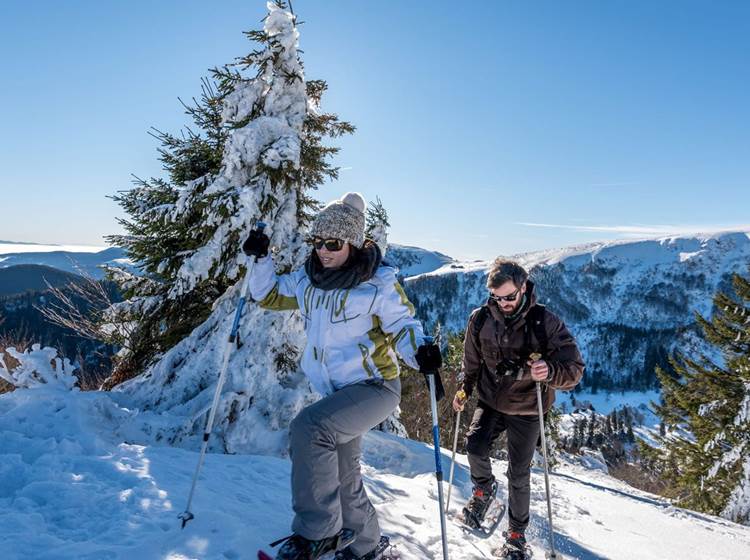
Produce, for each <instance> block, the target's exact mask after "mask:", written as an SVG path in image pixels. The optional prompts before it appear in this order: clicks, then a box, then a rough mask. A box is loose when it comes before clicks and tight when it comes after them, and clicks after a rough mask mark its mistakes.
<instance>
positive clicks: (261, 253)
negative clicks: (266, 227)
mask: <svg viewBox="0 0 750 560" xmlns="http://www.w3.org/2000/svg"><path fill="white" fill-rule="evenodd" d="M270 244H271V240H270V239H269V238H268V236H267V235H266V234H265V233H263V230H262V229H257V228H256V229H252V230H250V235H248V236H247V239H246V240H245V243H244V244H243V245H242V251H243V252H244V253H245V254H246V255H247V256H248V257H255V258H256V259H262V258H263V257H265V256H266V255H268V246H269V245H270Z"/></svg>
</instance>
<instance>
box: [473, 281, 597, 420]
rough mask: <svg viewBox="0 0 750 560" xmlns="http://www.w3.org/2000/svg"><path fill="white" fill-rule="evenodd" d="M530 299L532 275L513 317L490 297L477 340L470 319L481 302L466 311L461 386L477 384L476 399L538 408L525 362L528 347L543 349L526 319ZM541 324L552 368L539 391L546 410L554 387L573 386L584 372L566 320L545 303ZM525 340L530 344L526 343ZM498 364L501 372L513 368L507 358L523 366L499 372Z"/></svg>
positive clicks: (530, 411) (513, 409)
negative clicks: (466, 324)
mask: <svg viewBox="0 0 750 560" xmlns="http://www.w3.org/2000/svg"><path fill="white" fill-rule="evenodd" d="M534 305H536V294H535V293H534V284H533V282H531V281H528V282H527V286H526V301H525V303H524V304H523V306H522V308H521V311H520V313H519V314H517V315H516V316H515V317H514V318H513V319H507V318H506V317H505V316H503V314H502V312H501V311H500V309H499V308H498V306H497V304H495V302H494V301H492V300H488V301H487V306H488V309H489V313H488V314H487V315H486V319H485V320H484V324H483V325H482V327H481V330H480V331H479V346H477V341H476V338H477V337H476V335H475V327H474V326H473V324H474V321H475V320H476V318H477V316H478V315H479V311H480V309H481V307H480V308H477V309H475V310H474V311H473V312H472V314H471V317H469V324H468V326H467V328H466V337H465V339H464V362H463V369H464V375H465V377H464V387H463V388H464V391H466V394H467V395H469V396H470V395H471V394H472V392H473V391H474V388H475V387H476V388H477V389H478V397H479V400H480V401H482V402H484V403H485V404H487V405H489V406H490V407H492V408H494V409H495V410H497V411H499V412H502V413H504V414H517V415H522V416H529V415H536V414H538V411H537V402H536V384H535V382H534V381H533V380H532V379H531V375H530V374H529V368H528V366H526V361H527V360H528V357H529V354H530V353H531V352H541V348H540V344H539V341H538V340H537V338H536V336H535V335H534V328H533V327H532V326H531V325H530V324H527V316H528V314H529V310H530V309H531V307H532V306H534ZM530 322H531V321H530V320H529V321H528V323H530ZM543 325H544V332H545V333H546V335H547V352H546V354H545V355H543V356H542V359H544V360H545V361H546V362H547V364H548V366H549V369H550V374H549V377H548V378H547V381H546V383H545V385H546V386H543V392H542V395H543V396H542V399H543V401H544V402H543V407H544V412H547V411H548V410H549V409H550V407H551V406H552V403H554V402H555V391H554V389H561V390H566V391H567V390H570V389H572V388H573V387H575V386H576V385H577V384H578V382H579V381H580V380H581V377H582V376H583V369H584V364H583V358H582V357H581V353H580V352H579V351H578V346H577V345H576V342H575V340H574V339H573V336H572V335H571V334H570V332H569V331H568V329H567V327H566V326H565V324H564V323H563V322H562V320H561V319H560V318H559V317H558V316H557V315H555V314H554V313H552V312H551V311H549V310H548V309H546V308H544V314H543ZM529 343H530V345H531V348H529V347H528V346H529ZM498 364H501V366H502V367H501V368H500V369H501V372H502V373H504V372H505V371H506V370H507V369H512V368H508V367H505V366H506V365H507V364H518V365H520V366H522V369H516V370H515V371H517V372H518V373H517V375H502V374H499V373H498Z"/></svg>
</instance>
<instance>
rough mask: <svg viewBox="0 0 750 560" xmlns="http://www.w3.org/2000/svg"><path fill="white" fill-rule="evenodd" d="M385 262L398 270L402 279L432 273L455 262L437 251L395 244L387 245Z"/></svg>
mask: <svg viewBox="0 0 750 560" xmlns="http://www.w3.org/2000/svg"><path fill="white" fill-rule="evenodd" d="M385 260H386V262H387V263H388V264H390V265H392V266H395V267H396V268H398V269H399V275H400V276H404V277H409V276H417V275H419V274H426V273H428V272H433V271H435V270H438V269H439V268H441V267H444V266H450V264H451V263H453V262H455V261H454V260H453V259H452V258H451V257H449V256H447V255H444V254H443V253H438V252H437V251H428V250H427V249H422V248H421V247H412V246H410V245H398V244H396V243H390V244H389V245H388V251H387V253H386V257H385Z"/></svg>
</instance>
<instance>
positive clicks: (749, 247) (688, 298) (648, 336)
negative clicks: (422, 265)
mask: <svg viewBox="0 0 750 560" xmlns="http://www.w3.org/2000/svg"><path fill="white" fill-rule="evenodd" d="M512 258H515V259H517V260H518V261H520V262H521V263H522V264H524V265H525V266H526V267H527V268H528V269H529V270H530V271H531V274H532V278H533V279H534V281H535V282H536V284H537V288H538V295H539V296H540V301H541V302H542V303H545V304H547V305H548V306H549V307H550V309H552V310H553V311H555V312H556V313H558V314H559V315H560V316H561V317H562V318H563V319H564V320H565V322H566V323H567V324H568V326H569V327H570V328H571V330H572V331H573V333H574V334H575V335H576V336H577V337H578V340H579V342H580V344H581V347H582V351H583V355H584V358H585V359H586V362H587V366H588V367H587V378H586V383H587V384H588V385H592V384H594V383H597V384H599V386H602V387H612V386H615V387H623V386H624V387H633V388H645V387H648V386H650V385H653V382H654V376H653V369H654V365H656V364H658V363H663V362H664V359H665V357H666V355H667V353H669V352H672V351H674V350H675V349H678V348H679V349H682V350H688V349H690V348H692V347H695V346H696V345H697V344H698V342H697V339H696V336H695V331H696V328H695V321H694V312H696V311H697V312H699V313H701V314H703V315H709V314H710V312H711V306H712V301H711V298H712V297H713V295H714V293H715V292H716V290H717V289H726V288H728V287H729V285H730V284H729V283H730V278H731V274H732V273H735V272H736V273H740V274H747V273H748V265H749V264H750V237H748V234H747V233H745V232H737V233H723V234H716V235H710V236H696V237H670V238H661V239H651V240H641V241H617V242H608V243H595V244H591V245H586V246H581V247H569V248H565V249H561V250H556V251H540V252H535V253H526V254H521V255H516V256H514V257H512ZM490 266H491V262H480V263H454V264H453V265H449V266H444V267H443V268H441V269H439V270H436V271H434V272H432V273H429V274H425V275H421V276H417V277H415V278H410V279H409V280H408V281H407V286H406V291H407V293H408V294H409V297H410V299H411V300H412V302H413V303H414V304H415V306H416V308H417V314H418V316H419V317H420V318H422V319H423V320H426V321H427V323H428V324H430V325H433V324H435V323H436V322H438V321H439V322H440V323H441V324H443V325H444V326H445V327H447V328H448V329H449V330H453V331H463V329H464V328H465V326H466V320H467V318H468V316H469V313H470V311H471V310H472V309H473V308H475V307H477V306H479V305H481V304H482V303H483V301H484V300H485V299H486V288H485V279H486V273H487V270H488V269H489V267H490ZM456 267H462V268H456Z"/></svg>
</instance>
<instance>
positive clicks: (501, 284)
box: [453, 259, 584, 560]
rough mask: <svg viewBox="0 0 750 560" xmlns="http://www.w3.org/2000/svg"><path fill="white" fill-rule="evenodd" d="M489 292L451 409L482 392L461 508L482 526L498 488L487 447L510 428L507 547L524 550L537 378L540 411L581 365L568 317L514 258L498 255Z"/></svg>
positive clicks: (507, 551)
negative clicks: (468, 493) (543, 300)
mask: <svg viewBox="0 0 750 560" xmlns="http://www.w3.org/2000/svg"><path fill="white" fill-rule="evenodd" d="M487 288H489V291H490V293H489V298H488V300H487V303H485V304H484V305H483V306H482V307H480V308H478V309H475V310H474V311H473V312H472V314H471V317H470V318H469V324H468V327H467V329H466V337H465V341H464V362H463V367H464V374H465V377H464V381H463V387H462V389H461V390H459V391H458V392H457V393H456V396H455V398H454V400H453V408H454V409H455V410H456V411H458V410H462V409H463V407H464V405H465V404H466V401H467V400H468V398H469V397H470V396H471V394H472V393H473V391H474V389H475V388H476V389H477V392H478V403H477V408H476V410H475V412H474V417H473V418H472V422H471V427H470V428H469V431H468V433H467V437H466V449H467V452H468V456H469V466H470V468H471V479H472V482H473V484H474V492H473V495H472V497H471V499H470V500H469V503H468V504H467V506H466V508H464V516H465V521H466V522H467V524H469V525H472V526H478V525H479V524H481V522H482V520H483V518H484V514H485V513H486V511H487V508H488V507H489V505H490V502H491V501H492V498H493V497H494V495H495V492H496V491H497V484H496V482H495V477H494V476H493V475H492V466H491V463H490V451H491V449H492V444H493V443H494V441H495V440H496V439H497V438H498V436H499V435H500V434H501V433H502V432H504V431H505V432H507V435H508V471H507V477H508V518H509V523H508V525H509V527H508V531H507V532H506V533H505V537H506V543H505V546H504V548H503V553H504V555H505V557H506V558H509V559H512V560H522V559H524V558H526V557H527V552H526V539H525V537H524V531H525V529H526V526H527V525H528V523H529V496H530V485H529V476H530V470H531V459H532V457H533V454H534V448H535V447H536V444H537V440H538V439H539V437H540V434H539V417H538V409H537V402H536V382H537V381H540V382H542V383H544V390H543V392H542V394H543V397H542V400H543V401H544V402H543V403H542V406H543V410H544V412H545V413H546V412H547V411H548V410H549V409H550V408H551V407H552V404H553V402H554V400H555V391H554V390H555V389H562V390H566V391H567V390H570V389H572V388H573V387H575V386H576V385H577V384H578V382H579V381H580V379H581V377H582V376H583V369H584V364H583V360H582V358H581V354H580V352H579V351H578V347H577V345H576V342H575V340H574V339H573V337H572V336H571V334H570V332H569V331H568V329H567V328H566V327H565V325H564V324H563V322H562V321H561V320H560V319H559V318H558V317H557V316H556V315H555V314H554V313H552V312H551V311H549V310H548V309H546V308H545V307H544V306H541V305H538V304H537V302H536V294H535V293H534V284H533V283H532V282H531V281H530V280H529V279H528V274H527V272H526V271H525V270H524V269H523V268H522V267H521V266H520V265H519V264H518V263H515V262H513V261H508V260H503V259H497V260H496V261H495V262H494V264H493V266H492V268H491V270H490V271H489V274H488V276H487Z"/></svg>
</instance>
